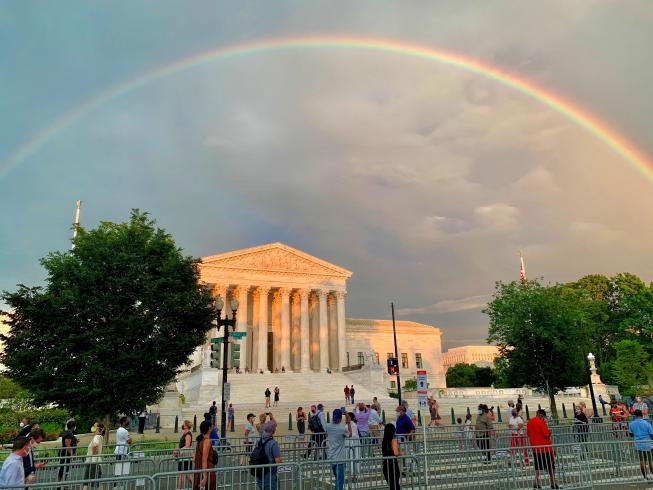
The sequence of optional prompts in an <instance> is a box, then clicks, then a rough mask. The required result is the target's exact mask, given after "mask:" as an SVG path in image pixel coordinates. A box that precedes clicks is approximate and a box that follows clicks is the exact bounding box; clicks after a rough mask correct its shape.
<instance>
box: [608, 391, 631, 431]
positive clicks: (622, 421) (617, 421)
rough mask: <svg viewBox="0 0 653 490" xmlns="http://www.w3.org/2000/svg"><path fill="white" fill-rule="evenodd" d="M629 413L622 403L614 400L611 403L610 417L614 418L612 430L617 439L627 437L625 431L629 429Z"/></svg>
mask: <svg viewBox="0 0 653 490" xmlns="http://www.w3.org/2000/svg"><path fill="white" fill-rule="evenodd" d="M627 417H628V413H627V411H626V409H625V408H624V406H623V404H622V403H619V402H617V401H615V400H613V401H612V402H611V403H610V419H611V420H612V432H613V434H614V436H615V438H617V439H623V438H624V437H625V434H626V433H625V431H626V430H627V429H628V426H627V425H626V419H627Z"/></svg>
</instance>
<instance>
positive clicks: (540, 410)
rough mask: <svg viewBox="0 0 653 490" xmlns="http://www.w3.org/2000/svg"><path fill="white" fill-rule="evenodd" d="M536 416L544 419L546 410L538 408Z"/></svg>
mask: <svg viewBox="0 0 653 490" xmlns="http://www.w3.org/2000/svg"><path fill="white" fill-rule="evenodd" d="M536 413H537V415H541V416H542V417H546V410H544V409H543V408H540V409H539V410H538V411H537V412H536Z"/></svg>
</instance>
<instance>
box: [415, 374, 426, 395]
mask: <svg viewBox="0 0 653 490" xmlns="http://www.w3.org/2000/svg"><path fill="white" fill-rule="evenodd" d="M427 388H428V383H427V381H426V371H417V392H418V393H419V392H420V391H424V392H426V390H427Z"/></svg>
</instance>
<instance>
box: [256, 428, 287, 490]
mask: <svg viewBox="0 0 653 490" xmlns="http://www.w3.org/2000/svg"><path fill="white" fill-rule="evenodd" d="M276 431H277V423H276V422H275V421H274V420H270V421H269V422H266V423H265V424H263V427H262V428H261V439H260V440H259V442H258V443H257V444H259V445H260V447H262V448H263V451H264V452H265V456H266V458H267V463H266V464H280V463H281V448H280V447H279V443H278V442H277V441H276V440H275V439H274V433H275V432H276ZM256 486H257V488H258V489H259V490H277V486H278V478H277V467H276V466H271V467H266V468H260V469H257V470H256Z"/></svg>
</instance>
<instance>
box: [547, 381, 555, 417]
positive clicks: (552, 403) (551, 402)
mask: <svg viewBox="0 0 653 490" xmlns="http://www.w3.org/2000/svg"><path fill="white" fill-rule="evenodd" d="M546 392H547V393H548V395H549V406H550V409H551V417H553V418H554V419H556V420H558V407H557V406H556V395H555V393H554V392H553V390H552V389H551V386H549V381H548V380H547V382H546Z"/></svg>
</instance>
